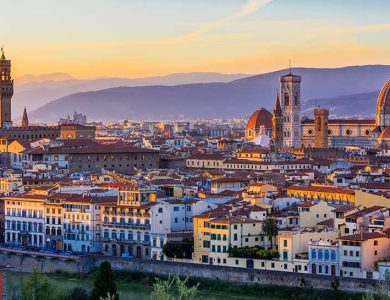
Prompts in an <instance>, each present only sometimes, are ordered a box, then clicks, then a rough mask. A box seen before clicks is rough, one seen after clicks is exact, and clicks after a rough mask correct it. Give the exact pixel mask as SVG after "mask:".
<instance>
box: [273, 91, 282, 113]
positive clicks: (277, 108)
mask: <svg viewBox="0 0 390 300" xmlns="http://www.w3.org/2000/svg"><path fill="white" fill-rule="evenodd" d="M274 114H275V115H278V116H281V115H282V106H281V105H280V100H279V94H278V92H276V98H275V106H274Z"/></svg>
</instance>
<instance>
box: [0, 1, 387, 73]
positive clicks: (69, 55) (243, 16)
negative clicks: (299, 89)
mask: <svg viewBox="0 0 390 300" xmlns="http://www.w3.org/2000/svg"><path fill="white" fill-rule="evenodd" d="M389 12H390V1H386V0H370V1H367V0H361V1H359V0H342V1H340V0H334V1H333V0H327V1H325V0H324V1H319V0H318V1H315V0H249V1H248V0H196V1H195V0H194V1H192V0H66V1H65V0H62V1H60V0H56V1H53V0H34V1H31V0H12V1H2V5H1V15H0V26H1V30H0V43H1V44H2V45H4V47H5V51H6V55H7V57H8V58H10V59H12V61H13V75H14V77H18V76H20V75H23V74H45V73H53V72H66V73H69V74H71V75H73V76H75V77H79V78H89V77H102V76H121V77H144V76H151V75H162V74H167V73H174V72H193V71H212V72H222V73H252V74H254V73H262V72H267V71H272V70H276V69H281V68H285V67H287V66H288V60H289V59H290V58H291V60H292V63H293V65H294V66H310V67H337V66H345V65H358V64H360V65H361V64H390V38H389V37H390V18H389Z"/></svg>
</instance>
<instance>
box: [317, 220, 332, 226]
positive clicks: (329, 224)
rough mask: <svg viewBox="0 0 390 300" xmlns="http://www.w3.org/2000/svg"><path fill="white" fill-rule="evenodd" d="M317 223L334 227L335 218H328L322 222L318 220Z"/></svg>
mask: <svg viewBox="0 0 390 300" xmlns="http://www.w3.org/2000/svg"><path fill="white" fill-rule="evenodd" d="M317 225H320V226H327V227H332V228H333V219H328V220H325V221H322V222H318V223H317Z"/></svg>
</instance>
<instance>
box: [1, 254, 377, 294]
mask: <svg viewBox="0 0 390 300" xmlns="http://www.w3.org/2000/svg"><path fill="white" fill-rule="evenodd" d="M103 261H109V262H110V263H111V266H112V268H113V269H114V270H120V271H138V272H144V273H154V274H157V275H176V274H178V275H181V276H191V277H198V278H208V279H213V280H223V281H230V282H232V283H241V284H259V285H261V284H265V285H281V286H289V287H310V288H314V289H332V283H333V282H335V279H336V278H338V279H339V283H340V285H339V289H340V290H343V291H348V292H360V293H378V292H380V291H381V286H380V285H381V283H380V282H379V281H376V280H368V279H354V278H342V277H331V276H321V275H312V274H299V273H289V272H280V271H264V270H253V269H245V268H233V267H221V266H211V265H203V264H192V263H173V262H166V261H153V260H141V259H126V258H120V257H106V256H83V257H75V258H68V259H59V258H53V257H45V256H42V255H38V256H31V255H20V254H15V253H4V252H0V265H8V266H10V267H11V268H12V269H11V270H12V271H16V272H32V271H33V270H34V269H36V268H37V269H38V270H40V271H41V272H55V271H63V272H71V273H78V272H82V273H87V272H89V271H91V270H93V269H94V268H95V267H98V266H99V265H100V263H101V262H103Z"/></svg>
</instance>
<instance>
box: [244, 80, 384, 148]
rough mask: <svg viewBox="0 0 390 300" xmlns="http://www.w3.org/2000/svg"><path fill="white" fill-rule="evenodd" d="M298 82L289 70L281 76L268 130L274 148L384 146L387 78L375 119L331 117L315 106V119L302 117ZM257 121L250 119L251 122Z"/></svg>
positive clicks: (380, 94)
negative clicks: (270, 127) (270, 128)
mask: <svg viewBox="0 0 390 300" xmlns="http://www.w3.org/2000/svg"><path fill="white" fill-rule="evenodd" d="M300 83H301V77H300V76H297V75H294V74H291V73H289V74H287V75H285V76H281V77H280V90H279V95H278V96H277V97H276V100H275V107H274V113H273V115H272V132H271V136H272V144H273V145H274V146H275V148H276V149H280V148H301V147H305V148H345V147H346V146H360V147H367V148H369V147H375V146H379V144H382V145H385V141H387V139H386V137H387V136H388V132H390V129H389V128H390V80H388V81H387V82H386V83H385V85H384V86H383V88H382V90H381V91H380V93H379V96H378V100H377V105H376V118H375V119H331V118H329V110H327V109H315V110H314V118H308V117H305V116H304V117H301V92H300ZM279 98H280V100H279ZM267 119H268V118H267ZM256 122H257V123H259V124H260V123H262V120H257V121H256ZM256 122H255V121H253V120H252V124H255V123H256ZM248 125H249V123H248ZM252 127H253V126H252ZM247 130H248V128H247ZM251 130H252V132H254V133H256V132H257V131H256V128H251ZM253 138H254V137H253ZM248 141H250V140H249V139H248Z"/></svg>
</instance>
